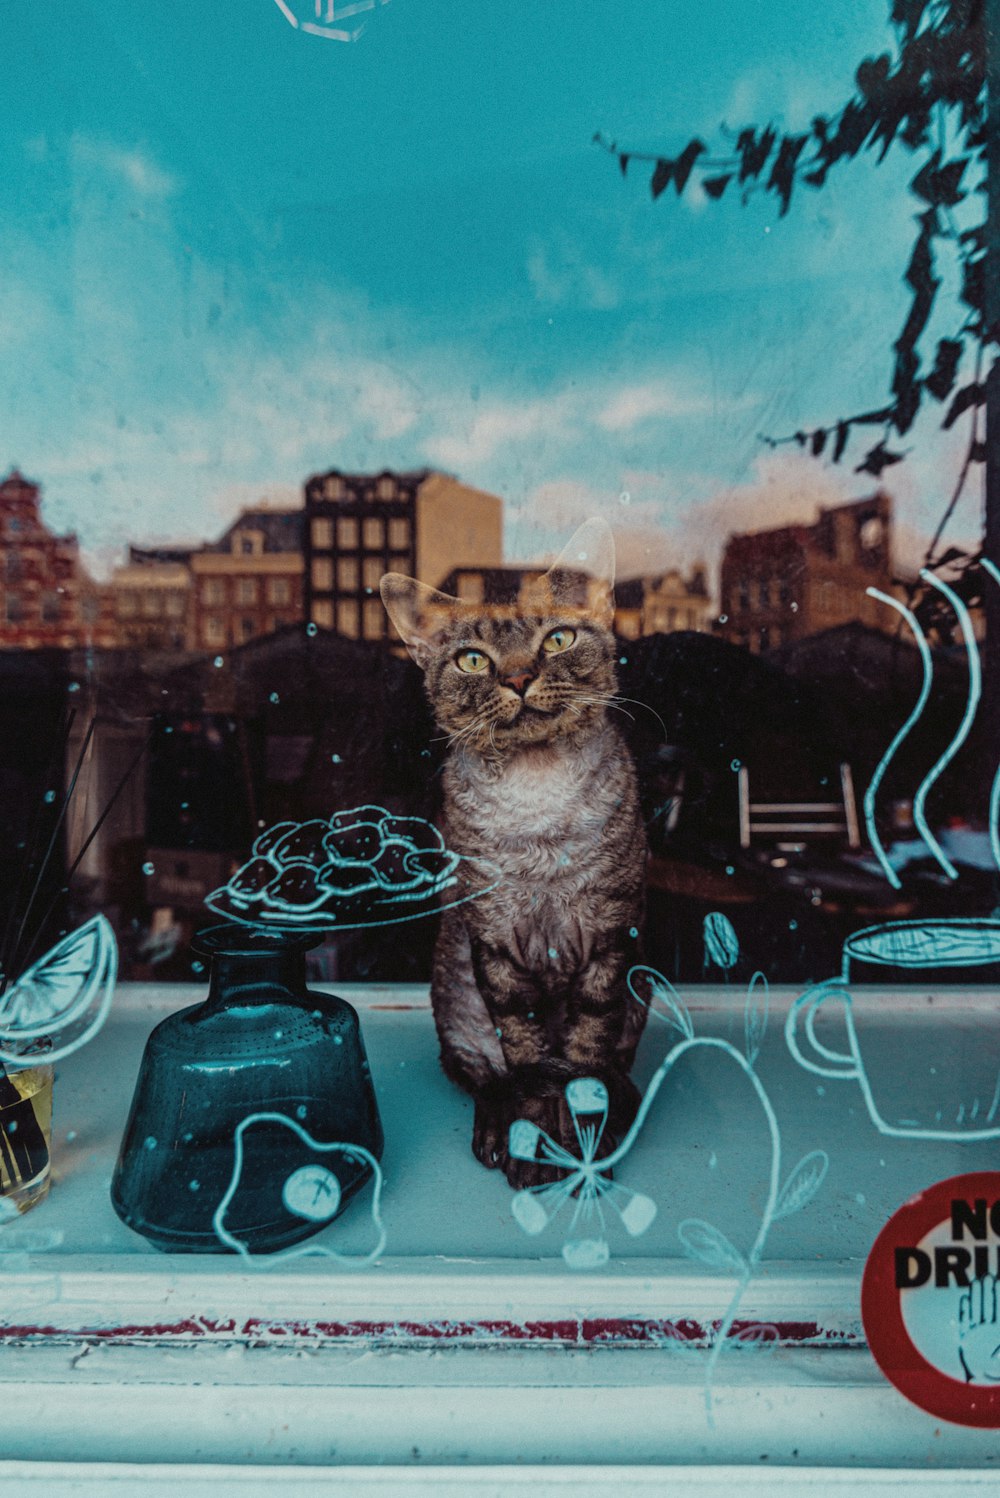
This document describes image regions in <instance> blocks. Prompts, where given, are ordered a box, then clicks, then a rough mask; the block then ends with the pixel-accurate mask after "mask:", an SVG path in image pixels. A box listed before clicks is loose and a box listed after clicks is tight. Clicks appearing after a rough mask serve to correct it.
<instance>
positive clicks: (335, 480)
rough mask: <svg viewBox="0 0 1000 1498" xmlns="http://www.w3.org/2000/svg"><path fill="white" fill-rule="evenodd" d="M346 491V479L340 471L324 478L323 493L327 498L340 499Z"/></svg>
mask: <svg viewBox="0 0 1000 1498" xmlns="http://www.w3.org/2000/svg"><path fill="white" fill-rule="evenodd" d="M343 493H344V480H343V479H342V478H341V477H340V475H339V474H338V473H331V474H329V475H328V476H327V477H326V478H325V479H324V480H323V494H324V496H325V498H326V499H340V498H341V497H342V495H343Z"/></svg>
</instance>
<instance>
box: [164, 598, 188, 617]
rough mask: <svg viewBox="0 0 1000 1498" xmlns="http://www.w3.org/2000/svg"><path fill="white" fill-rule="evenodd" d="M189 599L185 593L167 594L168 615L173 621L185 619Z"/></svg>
mask: <svg viewBox="0 0 1000 1498" xmlns="http://www.w3.org/2000/svg"><path fill="white" fill-rule="evenodd" d="M186 606H187V599H186V597H185V596H184V594H183V593H168V594H167V613H168V614H169V615H170V617H171V619H183V617H184V611H185V608H186Z"/></svg>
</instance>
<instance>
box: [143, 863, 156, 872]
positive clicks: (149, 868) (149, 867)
mask: <svg viewBox="0 0 1000 1498" xmlns="http://www.w3.org/2000/svg"><path fill="white" fill-rule="evenodd" d="M142 872H143V873H144V874H155V873H156V866H155V865H154V864H151V863H149V862H148V861H147V862H146V863H144V864H143V866H142Z"/></svg>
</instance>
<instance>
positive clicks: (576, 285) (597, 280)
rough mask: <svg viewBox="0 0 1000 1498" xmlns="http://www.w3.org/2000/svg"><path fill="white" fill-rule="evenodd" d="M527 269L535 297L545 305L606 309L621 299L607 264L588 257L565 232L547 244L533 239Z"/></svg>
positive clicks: (596, 309) (592, 309)
mask: <svg viewBox="0 0 1000 1498" xmlns="http://www.w3.org/2000/svg"><path fill="white" fill-rule="evenodd" d="M526 269H527V272H528V280H529V282H530V283H531V287H532V290H533V291H534V293H535V297H536V299H537V300H538V301H539V302H542V303H544V304H546V305H548V306H553V307H564V306H567V305H570V306H578V307H585V308H587V309H588V310H591V311H608V310H610V309H611V308H613V307H617V306H618V305H619V303H620V301H621V295H620V292H619V288H618V284H617V282H616V281H615V279H614V277H613V276H612V275H611V274H610V273H609V271H608V269H607V267H606V266H603V265H594V264H593V263H592V262H590V261H588V260H587V259H586V257H585V256H584V254H583V251H582V250H581V248H580V246H579V245H578V244H577V243H576V242H575V241H573V240H572V239H570V238H569V237H568V236H565V237H563V236H561V237H560V238H559V239H558V241H556V242H553V243H549V244H545V243H543V242H542V241H541V240H538V239H536V240H534V241H533V242H532V244H531V247H530V249H529V252H528V261H527V266H526Z"/></svg>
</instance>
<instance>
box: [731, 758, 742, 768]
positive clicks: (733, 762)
mask: <svg viewBox="0 0 1000 1498" xmlns="http://www.w3.org/2000/svg"><path fill="white" fill-rule="evenodd" d="M729 768H730V769H731V770H733V771H735V770H739V769H742V765H741V763H740V761H739V760H738V759H734V760H730V762H729Z"/></svg>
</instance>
